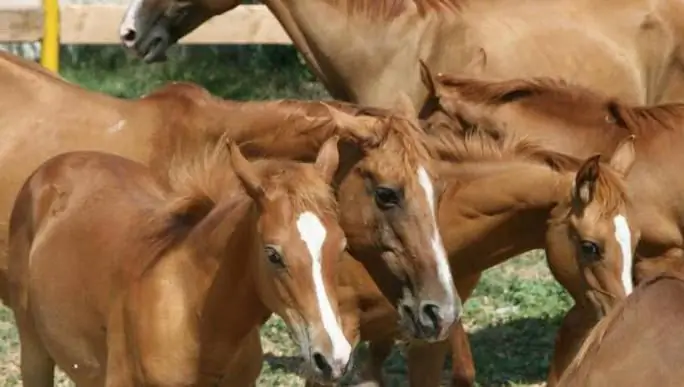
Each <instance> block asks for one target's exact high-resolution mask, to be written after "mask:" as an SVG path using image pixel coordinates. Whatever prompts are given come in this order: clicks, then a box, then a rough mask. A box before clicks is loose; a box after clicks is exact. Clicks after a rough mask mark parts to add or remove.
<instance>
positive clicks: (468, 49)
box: [119, 0, 684, 110]
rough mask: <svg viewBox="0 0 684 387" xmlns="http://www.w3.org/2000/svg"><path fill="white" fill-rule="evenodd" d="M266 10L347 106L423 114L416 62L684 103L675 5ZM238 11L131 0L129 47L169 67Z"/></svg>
mask: <svg viewBox="0 0 684 387" xmlns="http://www.w3.org/2000/svg"><path fill="white" fill-rule="evenodd" d="M262 2H263V3H264V4H265V6H266V7H268V9H269V10H270V12H271V13H272V14H273V16H274V17H275V18H276V19H277V20H278V21H279V22H280V24H281V25H282V27H283V28H284V30H285V32H286V33H287V34H288V36H289V37H290V38H291V40H292V42H293V44H294V46H295V47H296V48H297V50H298V51H299V52H300V53H301V54H302V56H303V58H304V60H305V61H306V63H307V65H308V68H309V69H310V70H311V71H312V72H313V74H314V75H315V76H316V77H317V78H318V79H319V80H320V81H321V83H322V84H323V85H324V86H325V87H326V89H327V90H328V91H329V92H330V94H331V95H332V96H333V98H335V99H339V100H345V101H351V102H355V103H359V104H362V105H369V106H377V107H385V108H391V107H393V103H394V98H395V95H396V93H397V92H404V93H406V94H407V95H408V96H409V97H410V100H411V101H412V103H413V105H414V109H416V110H418V109H419V108H420V106H421V104H422V102H423V99H424V98H425V97H426V95H427V92H426V90H425V89H424V87H423V85H422V84H421V81H420V71H419V67H418V60H419V59H422V60H424V61H426V63H427V64H428V65H429V66H430V67H431V68H432V69H434V70H435V71H439V72H448V73H459V74H464V75H472V76H486V77H492V78H495V79H510V78H526V77H530V76H550V77H561V78H566V79H569V80H573V81H576V82H579V83H581V84H583V85H586V86H591V87H596V88H598V89H599V90H603V91H605V92H607V93H610V94H611V95H614V96H617V97H620V98H622V99H624V100H626V101H629V102H633V103H655V102H662V101H673V100H680V99H682V98H684V88H683V87H684V74H683V73H682V71H681V69H680V67H681V66H680V65H681V64H682V58H684V56H683V55H682V49H681V46H682V45H681V40H680V39H681V38H682V31H684V24H683V23H684V21H683V20H682V19H681V18H680V17H679V16H678V15H681V14H682V13H684V9H683V8H682V7H684V6H683V5H682V4H681V3H680V2H677V1H671V0H664V1H660V2H657V4H654V3H653V2H649V1H643V0H631V1H621V2H619V3H616V2H591V1H586V2H577V1H570V0H567V1H563V0H558V1H525V2H502V1H498V0H287V1H285V0H264V1H262ZM241 3H242V1H240V0H131V1H130V5H129V6H128V9H127V11H126V12H125V14H124V17H123V19H122V21H121V23H120V27H119V34H120V36H121V42H122V45H123V46H124V47H125V48H127V49H129V50H132V51H134V52H135V53H136V54H137V55H139V56H140V57H142V58H143V60H145V61H146V62H154V61H157V60H163V59H164V58H165V52H166V50H167V48H168V47H169V46H170V45H172V44H174V43H175V42H177V41H178V40H179V39H180V38H182V37H183V36H185V35H187V34H188V33H190V32H191V31H193V30H194V29H195V28H197V27H198V26H200V25H201V24H202V23H204V22H206V21H207V20H209V19H210V18H211V17H213V16H215V15H219V14H222V13H224V12H229V11H230V10H232V9H234V8H235V7H237V6H238V5H240V4H241ZM540 15H541V17H540ZM502 37H505V38H502ZM520 53H524V55H521V54H520Z"/></svg>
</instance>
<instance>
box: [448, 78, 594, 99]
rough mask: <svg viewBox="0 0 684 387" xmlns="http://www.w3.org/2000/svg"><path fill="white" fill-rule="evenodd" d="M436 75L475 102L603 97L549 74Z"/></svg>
mask: <svg viewBox="0 0 684 387" xmlns="http://www.w3.org/2000/svg"><path fill="white" fill-rule="evenodd" d="M437 79H438V81H439V83H440V84H442V85H444V86H445V87H452V88H456V89H458V94H459V96H460V97H461V98H463V99H465V100H467V101H469V102H473V103H478V104H487V105H502V104H506V103H510V102H516V101H522V100H525V99H527V98H530V97H543V98H554V99H558V98H562V99H564V100H581V99H586V98H590V99H591V100H592V101H593V102H598V101H601V100H603V98H605V97H604V96H602V95H600V94H598V93H596V92H594V91H591V90H589V89H587V88H585V87H583V86H580V85H578V84H574V83H570V82H567V81H565V80H563V79H556V78H549V77H532V78H516V79H510V80H505V81H488V80H484V79H475V78H461V77H455V76H450V75H445V74H440V75H439V76H438V78H437Z"/></svg>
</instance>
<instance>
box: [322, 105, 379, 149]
mask: <svg viewBox="0 0 684 387" xmlns="http://www.w3.org/2000/svg"><path fill="white" fill-rule="evenodd" d="M325 106H326V107H327V108H328V111H329V112H330V117H331V118H332V120H333V122H334V124H335V126H336V131H335V132H336V133H337V134H338V135H339V136H340V137H341V138H342V139H344V140H351V141H352V142H354V143H356V144H359V145H361V147H362V148H366V147H368V148H374V147H377V146H378V145H380V143H381V141H382V139H383V138H384V137H385V131H386V130H387V129H386V128H385V127H384V125H381V122H380V119H379V118H378V117H372V116H369V115H360V116H355V115H351V114H349V113H347V112H344V111H342V110H339V109H337V108H335V107H334V106H331V105H329V104H325Z"/></svg>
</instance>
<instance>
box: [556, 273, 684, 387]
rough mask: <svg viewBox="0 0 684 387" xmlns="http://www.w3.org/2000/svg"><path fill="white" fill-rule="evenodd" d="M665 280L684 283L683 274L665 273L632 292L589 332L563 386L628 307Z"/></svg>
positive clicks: (561, 383)
mask: <svg viewBox="0 0 684 387" xmlns="http://www.w3.org/2000/svg"><path fill="white" fill-rule="evenodd" d="M664 280H674V281H676V282H680V283H684V277H682V275H681V274H677V273H675V272H665V273H661V274H658V275H655V276H653V277H650V278H648V279H647V280H645V281H644V282H643V283H642V284H641V285H639V287H638V288H637V290H636V291H634V292H632V294H630V296H629V297H627V298H625V299H623V300H622V301H621V302H620V303H618V304H617V305H616V306H615V307H614V308H613V309H612V310H611V311H610V312H609V313H608V315H606V316H604V317H603V318H602V319H601V320H600V321H599V322H598V324H596V325H595V326H594V328H593V329H592V330H591V332H589V335H588V336H587V338H586V339H585V340H584V342H583V343H582V346H581V347H580V349H579V351H578V352H577V355H575V358H574V359H573V360H572V362H571V363H570V365H569V366H568V368H567V369H566V371H565V372H564V373H563V375H562V377H561V380H560V384H559V385H563V381H564V380H566V379H567V378H568V377H570V375H572V374H575V373H577V372H578V371H579V368H580V366H581V365H582V363H583V361H584V359H586V358H587V357H589V356H591V355H594V354H595V353H596V352H598V351H599V349H600V348H601V345H602V344H603V341H604V339H605V337H606V335H607V334H608V333H609V331H610V329H611V328H612V327H613V326H615V324H616V323H617V322H618V321H620V320H621V319H622V317H623V316H624V314H625V310H626V309H627V306H628V305H630V304H633V305H635V304H638V302H639V300H640V299H641V298H642V297H644V292H645V290H646V288H648V287H650V286H652V285H654V284H656V283H658V282H661V281H664Z"/></svg>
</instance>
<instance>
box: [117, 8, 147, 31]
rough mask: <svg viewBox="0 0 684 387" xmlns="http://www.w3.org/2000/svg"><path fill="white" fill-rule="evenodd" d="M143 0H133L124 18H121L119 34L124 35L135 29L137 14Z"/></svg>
mask: <svg viewBox="0 0 684 387" xmlns="http://www.w3.org/2000/svg"><path fill="white" fill-rule="evenodd" d="M142 2H143V0H133V1H131V4H130V5H129V6H128V8H127V9H126V13H125V14H124V17H123V19H122V20H121V25H119V34H120V35H121V36H123V35H124V34H126V32H128V30H129V29H131V30H135V29H136V28H135V16H136V15H137V14H138V11H140V7H141V6H142Z"/></svg>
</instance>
